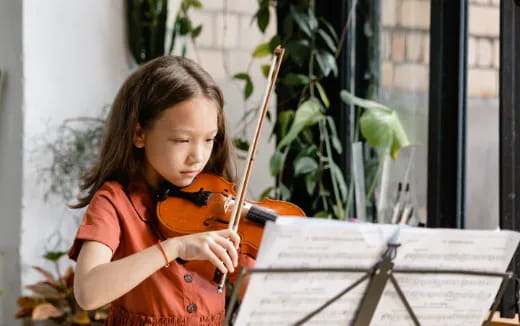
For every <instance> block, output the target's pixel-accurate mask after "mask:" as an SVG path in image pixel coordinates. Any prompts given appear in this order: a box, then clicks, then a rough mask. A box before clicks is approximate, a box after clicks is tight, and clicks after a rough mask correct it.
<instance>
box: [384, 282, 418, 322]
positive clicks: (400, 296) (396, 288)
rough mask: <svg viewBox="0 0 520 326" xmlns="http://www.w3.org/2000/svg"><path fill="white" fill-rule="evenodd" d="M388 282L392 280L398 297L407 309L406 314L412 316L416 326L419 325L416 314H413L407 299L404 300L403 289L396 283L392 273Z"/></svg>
mask: <svg viewBox="0 0 520 326" xmlns="http://www.w3.org/2000/svg"><path fill="white" fill-rule="evenodd" d="M390 282H392V284H393V285H394V288H395V291H396V292H397V294H398V295H399V298H401V301H402V302H403V304H404V306H405V308H406V311H408V314H409V315H410V317H411V318H412V320H413V322H414V324H415V325H416V326H419V325H420V323H419V320H418V319H417V316H415V313H414V312H413V310H412V307H411V306H410V303H408V300H406V297H405V295H404V293H403V291H402V290H401V287H400V286H399V284H398V283H397V280H396V279H395V277H394V275H390Z"/></svg>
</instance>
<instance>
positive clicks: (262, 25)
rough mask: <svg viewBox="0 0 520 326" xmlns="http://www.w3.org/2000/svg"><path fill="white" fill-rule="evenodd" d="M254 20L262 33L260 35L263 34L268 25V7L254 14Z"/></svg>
mask: <svg viewBox="0 0 520 326" xmlns="http://www.w3.org/2000/svg"><path fill="white" fill-rule="evenodd" d="M256 18H257V20H256V23H257V25H258V28H259V29H260V30H261V31H262V33H265V30H266V29H267V26H268V25H269V7H267V6H265V7H261V8H260V9H259V10H258V12H257V13H256Z"/></svg>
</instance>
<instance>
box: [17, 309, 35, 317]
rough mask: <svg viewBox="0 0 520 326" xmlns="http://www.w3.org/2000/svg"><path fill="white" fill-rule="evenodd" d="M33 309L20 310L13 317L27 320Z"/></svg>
mask: <svg viewBox="0 0 520 326" xmlns="http://www.w3.org/2000/svg"><path fill="white" fill-rule="evenodd" d="M32 311H33V308H22V309H20V310H18V312H17V313H16V314H15V315H14V318H16V319H18V318H27V317H30V316H31V315H32Z"/></svg>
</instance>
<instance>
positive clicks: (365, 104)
mask: <svg viewBox="0 0 520 326" xmlns="http://www.w3.org/2000/svg"><path fill="white" fill-rule="evenodd" d="M340 97H341V100H342V101H343V102H345V103H346V104H354V105H356V106H359V107H361V108H363V109H368V110H371V109H379V110H383V111H387V112H391V111H394V110H393V109H391V108H389V107H388V106H385V105H383V104H380V103H377V102H374V101H370V100H365V99H362V98H359V97H357V96H354V95H352V94H351V93H350V92H349V91H347V90H342V91H341V92H340Z"/></svg>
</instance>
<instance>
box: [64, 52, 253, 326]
mask: <svg viewBox="0 0 520 326" xmlns="http://www.w3.org/2000/svg"><path fill="white" fill-rule="evenodd" d="M231 150H232V148H231V145H230V141H229V138H228V134H227V132H226V127H225V121H224V112H223V97H222V93H221V91H220V89H219V88H218V87H217V85H216V84H215V82H214V81H213V79H212V78H211V77H210V76H209V75H208V73H207V72H205V71H204V70H203V69H202V68H201V67H200V66H198V65H197V64H196V63H195V62H193V61H191V60H189V59H186V58H181V57H172V56H167V57H161V58H157V59H155V60H153V61H151V62H149V63H147V64H146V65H144V66H142V67H141V68H139V69H138V70H137V71H136V72H135V73H133V74H132V75H131V76H130V77H129V78H128V80H127V81H126V82H125V83H124V84H123V86H122V87H121V89H120V90H119V93H118V94H117V96H116V98H115V101H114V104H113V106H112V108H111V112H110V115H109V118H108V120H107V125H106V129H105V134H104V139H103V142H102V145H101V150H100V155H99V158H98V160H97V161H96V163H95V164H94V166H93V167H92V168H91V169H90V170H89V171H87V173H86V174H85V176H84V178H83V179H82V185H81V190H82V191H83V194H84V196H82V197H80V198H79V203H78V204H77V205H75V206H74V208H80V207H84V206H87V205H88V209H87V211H86V213H85V216H84V219H83V222H82V224H81V226H80V227H79V230H78V232H77V235H76V238H75V241H74V243H73V245H72V247H71V248H70V251H69V257H70V258H71V259H73V260H77V266H76V276H75V280H74V293H75V296H76V299H77V302H78V304H79V305H80V306H81V307H83V308H84V309H86V310H92V309H95V308H98V307H101V306H103V305H106V304H108V303H111V305H110V308H109V315H108V319H107V322H106V325H109V326H110V325H118V326H121V325H135V326H138V325H220V324H221V323H222V321H223V318H224V298H225V295H223V294H218V293H217V290H216V284H215V283H214V282H212V280H211V277H210V276H208V275H205V274H207V273H202V269H203V267H206V270H208V269H207V264H209V263H211V264H213V265H215V266H216V268H218V269H219V270H220V271H222V272H224V273H226V272H230V273H232V272H233V271H234V270H235V269H236V267H237V266H238V265H244V264H245V265H248V266H250V265H252V260H251V259H250V258H247V257H246V256H244V255H239V254H238V253H237V249H236V248H238V244H239V241H240V239H239V237H238V235H237V234H236V233H235V232H233V231H229V230H227V229H226V230H221V231H215V232H205V233H199V234H192V235H187V236H179V237H174V238H168V239H164V240H163V241H161V240H162V239H161V235H160V234H159V233H158V232H157V231H156V230H157V228H156V227H155V226H156V223H157V217H156V215H155V207H156V201H155V198H156V197H155V195H156V193H157V191H158V189H159V187H160V184H161V183H162V182H164V181H167V182H170V183H171V184H173V185H175V186H178V187H184V186H187V185H189V184H190V183H191V182H192V181H193V180H194V178H195V177H196V176H197V175H198V174H199V173H200V172H202V171H205V172H210V173H214V174H217V175H221V176H223V177H225V178H227V179H228V180H231V181H232V180H233V179H234V178H233V173H232V172H233V169H234V165H233V163H234V162H233V160H232V158H231ZM158 240H159V241H158ZM186 261H188V263H186ZM190 261H191V262H190ZM195 261H197V262H195ZM200 261H206V262H205V263H201V262H200ZM163 267H164V268H163Z"/></svg>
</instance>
